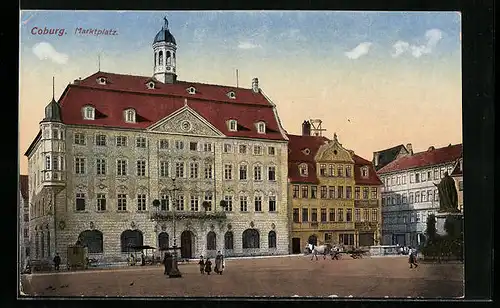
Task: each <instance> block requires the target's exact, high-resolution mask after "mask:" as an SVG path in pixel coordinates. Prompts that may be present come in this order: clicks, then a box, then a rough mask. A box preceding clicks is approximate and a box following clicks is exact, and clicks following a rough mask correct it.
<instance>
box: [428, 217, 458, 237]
mask: <svg viewBox="0 0 500 308" xmlns="http://www.w3.org/2000/svg"><path fill="white" fill-rule="evenodd" d="M435 216H436V233H437V234H438V235H441V236H445V235H450V236H460V234H461V233H462V231H463V225H464V224H463V214H462V213H460V212H458V213H447V212H444V213H437V214H436V215H435ZM446 224H448V227H449V230H448V231H446V228H445V225H446Z"/></svg>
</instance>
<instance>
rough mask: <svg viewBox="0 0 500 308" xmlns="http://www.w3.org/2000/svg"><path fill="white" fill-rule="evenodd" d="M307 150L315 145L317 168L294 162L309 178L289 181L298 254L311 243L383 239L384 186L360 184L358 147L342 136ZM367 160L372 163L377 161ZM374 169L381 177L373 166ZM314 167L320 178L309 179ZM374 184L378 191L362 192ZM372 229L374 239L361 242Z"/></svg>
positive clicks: (349, 243)
mask: <svg viewBox="0 0 500 308" xmlns="http://www.w3.org/2000/svg"><path fill="white" fill-rule="evenodd" d="M307 138H311V137H307ZM296 139H298V138H296ZM297 142H300V139H298V141H297ZM304 146H305V145H302V147H304ZM297 148H300V147H297ZM305 150H310V151H311V152H310V153H311V154H310V155H314V165H313V166H311V167H312V168H310V165H308V164H307V163H305V162H304V163H300V162H297V166H295V165H293V166H292V168H295V167H298V168H299V171H298V172H296V173H297V174H300V175H301V176H302V177H303V179H304V180H303V181H301V180H300V178H295V179H292V181H291V183H290V185H289V196H291V197H290V198H289V203H290V206H289V213H290V216H291V217H292V225H291V236H290V237H291V251H292V253H300V252H301V251H302V250H303V249H304V248H305V246H306V245H307V244H308V243H315V244H316V245H321V244H325V243H329V244H333V245H338V244H340V245H344V246H346V247H349V246H350V247H358V246H360V245H363V244H364V245H368V246H369V245H373V243H377V244H378V243H379V238H380V229H381V228H380V225H381V212H380V196H381V195H380V189H379V185H363V184H359V183H356V179H355V172H356V171H358V170H357V169H356V168H357V167H358V166H357V164H356V163H355V158H354V152H353V151H350V150H347V149H345V148H344V147H342V145H341V144H340V143H339V142H338V140H337V138H336V135H335V137H334V139H333V140H331V141H327V142H325V143H324V144H323V145H321V146H320V147H319V148H318V150H317V153H315V152H314V150H313V149H308V148H307V149H304V151H305ZM366 163H367V166H366V168H368V165H371V163H370V162H369V161H366ZM302 168H304V169H303V170H301V169H302ZM370 169H371V170H370V171H371V172H373V173H374V174H373V175H374V176H376V175H375V170H374V169H373V167H372V168H370ZM309 172H313V173H315V176H314V178H315V179H317V183H310V182H309V181H308V180H306V179H308V176H309V174H308V173H309ZM289 173H292V171H289ZM366 176H368V171H367V173H366ZM378 183H380V182H379V181H378ZM372 187H374V188H375V190H374V194H371V191H370V194H368V195H366V196H365V195H361V194H360V193H359V192H363V191H364V190H365V188H366V189H371V188H372ZM355 192H358V193H357V194H356V193H355ZM364 210H367V211H368V212H367V213H368V214H367V215H363V213H364V212H363V211H364ZM369 234H371V236H370V240H371V241H372V243H371V244H366V241H363V240H362V243H360V235H362V236H366V235H369ZM299 243H300V244H299ZM299 249H300V250H299Z"/></svg>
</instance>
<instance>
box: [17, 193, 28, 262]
mask: <svg viewBox="0 0 500 308" xmlns="http://www.w3.org/2000/svg"><path fill="white" fill-rule="evenodd" d="M26 188H27V187H26ZM22 189H23V187H20V192H19V205H18V209H19V233H18V234H19V260H18V262H19V266H20V268H24V267H25V265H26V260H27V258H29V255H30V249H29V247H30V241H29V239H30V238H29V236H30V232H29V200H28V198H25V197H24V196H23V193H22V192H21V190H22ZM27 193H28V191H26V194H27ZM26 197H27V196H26Z"/></svg>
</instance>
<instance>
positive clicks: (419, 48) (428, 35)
mask: <svg viewBox="0 0 500 308" xmlns="http://www.w3.org/2000/svg"><path fill="white" fill-rule="evenodd" d="M442 38H443V32H442V31H441V30H439V29H430V30H427V31H426V32H425V40H426V43H425V44H421V45H410V44H409V43H408V42H405V41H397V42H396V43H394V45H392V48H393V52H392V53H391V55H392V56H393V57H394V58H396V57H398V56H400V55H401V54H403V53H405V52H406V51H409V52H410V53H411V55H412V56H414V57H415V58H420V57H421V56H423V55H426V54H430V53H432V51H433V50H434V48H435V47H436V46H437V44H438V43H439V41H440V40H441V39H442Z"/></svg>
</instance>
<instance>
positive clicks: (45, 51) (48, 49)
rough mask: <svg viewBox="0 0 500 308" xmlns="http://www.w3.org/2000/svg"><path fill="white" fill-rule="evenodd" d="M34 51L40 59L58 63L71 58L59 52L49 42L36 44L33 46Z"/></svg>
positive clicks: (65, 61)
mask: <svg viewBox="0 0 500 308" xmlns="http://www.w3.org/2000/svg"><path fill="white" fill-rule="evenodd" d="M33 53H34V54H35V56H37V57H38V59H40V60H51V61H52V62H55V63H57V64H66V63H67V62H68V59H69V57H68V55H67V54H64V53H60V52H58V51H57V50H56V49H55V48H54V47H52V45H50V44H49V43H47V42H41V43H37V44H35V46H33Z"/></svg>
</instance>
